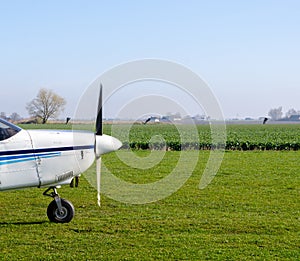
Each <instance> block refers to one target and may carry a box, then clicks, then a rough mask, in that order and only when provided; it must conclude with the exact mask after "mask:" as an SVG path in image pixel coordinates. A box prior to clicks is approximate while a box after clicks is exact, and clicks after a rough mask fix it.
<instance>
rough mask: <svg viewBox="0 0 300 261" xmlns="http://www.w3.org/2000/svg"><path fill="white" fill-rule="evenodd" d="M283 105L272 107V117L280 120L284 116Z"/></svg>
mask: <svg viewBox="0 0 300 261" xmlns="http://www.w3.org/2000/svg"><path fill="white" fill-rule="evenodd" d="M282 114H283V113H282V107H279V108H275V109H271V110H270V111H269V113H268V115H269V116H270V117H271V119H272V120H275V121H276V120H279V119H281V118H282Z"/></svg>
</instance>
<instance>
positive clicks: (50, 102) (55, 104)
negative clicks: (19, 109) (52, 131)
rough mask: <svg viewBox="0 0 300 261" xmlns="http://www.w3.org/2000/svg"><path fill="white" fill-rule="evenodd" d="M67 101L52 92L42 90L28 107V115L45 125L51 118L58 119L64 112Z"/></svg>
mask: <svg viewBox="0 0 300 261" xmlns="http://www.w3.org/2000/svg"><path fill="white" fill-rule="evenodd" d="M65 105H66V101H65V99H64V98H62V97H60V96H59V95H57V94H56V93H54V92H53V91H52V90H48V89H44V88H42V89H40V90H39V92H38V94H37V96H36V98H34V99H33V100H32V101H31V102H29V103H28V104H27V106H26V109H27V111H28V113H29V114H30V115H31V116H33V117H36V118H38V119H40V120H41V121H42V123H43V124H45V123H46V122H47V120H48V119H49V118H55V117H58V115H59V114H60V113H61V112H63V111H64V107H65Z"/></svg>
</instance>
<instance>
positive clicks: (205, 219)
mask: <svg viewBox="0 0 300 261" xmlns="http://www.w3.org/2000/svg"><path fill="white" fill-rule="evenodd" d="M22 127H24V126H22ZM28 127H32V126H26V128H28ZM36 127H40V126H36ZM42 127H43V128H57V129H60V128H62V127H65V128H68V126H63V125H47V126H42ZM125 127H126V126H125ZM125 127H124V126H122V125H120V126H116V129H114V128H113V129H112V128H111V126H110V125H106V126H105V132H106V133H108V134H110V133H111V132H112V134H113V135H114V136H116V137H118V138H119V139H120V140H122V141H123V142H125V146H124V148H123V150H122V151H121V153H124V154H126V153H129V150H128V148H129V147H130V148H133V149H134V154H135V155H136V156H137V157H141V158H147V157H148V156H149V153H150V152H149V150H148V148H150V149H151V148H152V149H159V148H164V149H166V147H169V149H168V150H167V151H166V152H165V154H164V157H163V159H162V161H161V162H160V163H159V164H157V165H155V166H154V167H153V168H150V169H148V170H145V169H138V168H130V167H129V166H127V165H126V164H125V163H124V162H122V161H121V160H120V159H119V158H118V155H117V154H116V153H112V154H108V155H104V156H103V163H104V164H105V166H107V168H109V169H110V170H111V171H112V172H113V173H114V174H115V175H117V176H118V177H120V178H122V179H124V180H126V181H128V182H132V183H138V184H145V183H149V182H154V181H156V180H159V179H161V178H163V177H165V176H167V175H168V174H169V173H170V171H171V170H172V169H173V168H174V167H175V166H176V163H177V161H178V158H179V157H180V154H181V153H187V154H188V155H190V156H191V157H190V158H191V160H192V159H193V158H195V155H196V157H197V158H198V162H197V165H196V167H195V169H194V171H193V173H192V176H191V177H190V178H189V179H188V181H187V182H186V183H185V184H184V185H183V186H182V187H181V188H180V189H179V190H177V191H176V192H174V193H173V194H172V195H171V196H169V197H167V198H165V199H162V200H160V201H156V202H153V203H149V204H143V205H132V204H125V203H121V202H118V201H115V200H113V199H111V198H109V197H108V196H106V195H104V194H102V195H101V202H102V205H101V207H100V208H99V207H98V206H97V203H96V202H97V200H96V190H95V189H94V188H93V187H92V186H91V185H90V184H89V183H88V182H87V180H86V179H85V178H84V175H83V177H82V178H81V179H80V184H79V187H78V188H70V187H68V186H64V187H62V188H61V189H59V193H60V195H61V196H62V197H63V198H66V199H68V200H70V201H71V202H72V203H73V204H74V206H75V212H76V213H75V217H74V219H73V220H72V221H71V222H70V223H68V224H54V223H50V222H49V221H48V219H47V215H46V208H47V206H48V204H49V203H50V201H51V199H50V198H48V197H44V196H42V193H43V191H44V189H27V190H20V191H9V192H1V200H0V260H300V200H299V196H300V175H299V157H300V151H299V148H300V147H299V144H300V139H299V136H300V135H299V131H300V129H299V125H265V126H263V125H232V126H231V125H229V126H227V136H228V139H227V144H226V152H225V156H224V159H223V161H222V165H221V167H220V169H219V171H218V173H217V175H216V177H215V178H214V179H213V181H212V182H211V184H209V185H208V186H207V187H206V188H205V189H202V190H200V189H199V181H200V178H201V176H202V173H203V170H204V168H205V165H206V162H207V159H208V157H209V153H210V151H209V148H210V146H212V145H209V144H210V141H211V140H210V133H209V127H208V126H199V127H198V131H199V133H200V142H203V144H204V143H206V146H203V147H201V146H199V144H198V145H197V144H196V145H195V143H196V142H197V141H195V139H194V138H193V137H191V139H190V141H189V143H187V144H185V145H184V146H183V145H182V144H180V141H181V140H180V139H181V137H180V136H181V135H183V134H182V133H179V131H178V130H177V128H175V127H174V126H172V125H136V126H135V125H134V126H133V127H132V130H131V131H130V133H129V136H128V135H127V134H126V131H124V128H125ZM122 128H123V129H122ZM188 128H189V127H188V126H187V127H186V133H189V129H188ZM118 133H119V134H118ZM124 133H125V134H124ZM117 134H118V135H117ZM122 135H124V136H122ZM154 135H162V137H163V138H164V141H163V140H162V139H154V140H152V141H151V142H149V140H150V138H151V137H153V136H154ZM184 135H185V134H184ZM127 136H128V137H127ZM185 140H188V139H185ZM145 141H147V142H148V143H145V144H143V142H145ZM126 142H128V143H126ZM176 142H179V145H178V144H177V143H176ZM154 143H156V145H155V146H156V147H151V146H154V145H153V144H154ZM160 143H161V144H162V145H160ZM139 144H143V145H139ZM172 144H173V145H174V147H172V146H173V145H172ZM176 144H177V145H176ZM241 144H247V146H246V145H243V146H242V145H241ZM175 145H176V146H175ZM197 146H199V147H200V149H201V150H199V151H198V150H194V148H196V147H197ZM152 153H159V151H158V150H157V151H156V150H154V151H152ZM186 164H190V162H188V161H187V162H186ZM85 175H88V176H90V175H95V166H92V167H91V168H90V169H89V170H88V171H87V173H85Z"/></svg>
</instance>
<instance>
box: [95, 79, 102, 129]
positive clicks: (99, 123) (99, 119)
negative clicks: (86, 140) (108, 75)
mask: <svg viewBox="0 0 300 261" xmlns="http://www.w3.org/2000/svg"><path fill="white" fill-rule="evenodd" d="M102 134H103V124H102V84H100V92H99V100H98V110H97V119H96V135H102Z"/></svg>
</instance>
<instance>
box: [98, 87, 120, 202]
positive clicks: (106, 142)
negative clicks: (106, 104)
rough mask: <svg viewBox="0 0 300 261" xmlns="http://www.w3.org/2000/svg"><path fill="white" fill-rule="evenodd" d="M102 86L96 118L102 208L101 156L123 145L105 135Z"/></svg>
mask: <svg viewBox="0 0 300 261" xmlns="http://www.w3.org/2000/svg"><path fill="white" fill-rule="evenodd" d="M102 89H103V88H102V84H100V92H99V99H98V109H97V118H96V133H95V156H96V175H97V203H98V205H99V207H100V205H101V202H100V192H101V191H100V190H101V155H103V154H106V153H109V152H113V151H116V150H118V149H119V148H120V147H121V146H122V143H121V141H119V140H118V139H116V138H114V137H112V136H109V135H105V134H103V110H102V105H103V104H102Z"/></svg>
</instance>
